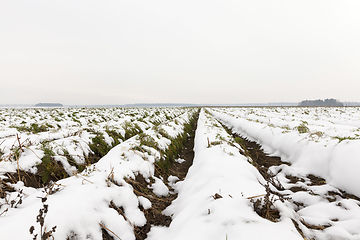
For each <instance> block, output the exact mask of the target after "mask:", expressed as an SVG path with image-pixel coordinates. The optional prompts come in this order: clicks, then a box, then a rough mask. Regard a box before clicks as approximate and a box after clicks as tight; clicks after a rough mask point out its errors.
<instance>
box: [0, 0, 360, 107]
mask: <svg viewBox="0 0 360 240" xmlns="http://www.w3.org/2000/svg"><path fill="white" fill-rule="evenodd" d="M359 13H360V1H358V0H353V1H347V0H341V1H340V0H337V1H332V0H316V1H314V0H301V1H300V0H299V1H292V0H271V1H270V0H246V1H245V0H141V1H137V0H112V1H110V0H101V1H100V0H97V1H94V0H31V1H29V0H16V1H14V0H1V1H0V81H1V85H0V91H1V92H0V104H20V103H22V104H35V103H38V102H60V103H63V104H89V105H90V104H127V103H164V102H169V103H267V102H300V101H302V100H305V99H324V98H336V99H339V100H341V101H358V102H360V14H359Z"/></svg>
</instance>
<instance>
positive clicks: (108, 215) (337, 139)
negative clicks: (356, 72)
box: [0, 107, 360, 240]
mask: <svg viewBox="0 0 360 240" xmlns="http://www.w3.org/2000/svg"><path fill="white" fill-rule="evenodd" d="M195 112H196V109H193V108H161V109H157V108H154V109H145V108H144V109H65V108H59V109H0V151H1V161H0V178H1V180H2V182H1V184H2V186H1V189H2V190H1V191H2V192H0V196H2V198H0V239H33V238H34V235H35V234H38V236H37V239H41V238H40V235H44V234H45V233H49V234H50V235H52V236H51V237H50V239H52V238H54V239H102V229H105V230H106V232H107V233H108V234H109V235H110V236H112V237H113V238H114V239H123V240H128V239H129V240H130V239H136V238H137V236H136V235H135V233H134V228H136V227H141V226H144V225H145V224H146V223H147V221H148V220H147V217H146V216H145V214H144V210H146V209H151V208H152V207H153V206H152V203H151V202H152V199H151V198H153V196H157V197H158V198H162V197H165V196H169V195H171V194H173V191H175V192H176V193H177V194H178V196H177V198H176V199H175V200H174V201H173V202H172V204H171V205H170V206H169V207H168V208H167V209H166V210H164V211H163V214H165V215H168V216H171V219H172V222H171V224H170V226H169V227H166V226H152V227H151V229H150V232H149V233H148V237H147V239H149V240H162V239H214V240H215V239H224V240H226V239H229V240H230V239H287V240H288V239H304V238H305V239H324V240H327V239H360V207H359V206H360V201H358V200H359V199H358V198H359V197H360V188H359V187H358V185H357V184H358V182H359V181H360V177H359V176H360V175H359V174H358V171H359V170H360V109H359V108H280V107H278V108H206V109H205V108H203V109H201V112H200V116H199V119H198V127H197V129H196V134H195V147H194V152H195V157H194V159H193V165H192V166H191V167H190V169H189V171H188V174H187V175H186V178H185V179H184V180H182V181H179V180H178V178H177V177H175V176H169V178H168V179H164V178H163V177H162V176H161V174H160V175H159V174H158V173H156V172H155V169H156V168H157V167H158V166H159V164H161V163H162V162H163V161H164V157H167V156H169V155H170V152H171V151H169V149H172V146H173V145H174V144H177V143H176V142H175V139H177V138H178V137H179V136H186V134H187V133H186V132H185V131H186V127H185V126H186V124H188V122H189V121H190V119H191V118H192V116H193V115H194V114H195ZM221 124H223V125H225V126H226V127H227V128H228V129H231V130H232V132H233V133H236V134H238V135H239V136H241V137H243V138H246V139H249V140H252V141H256V142H257V143H259V144H261V145H262V147H263V149H264V150H265V152H267V153H269V154H271V155H274V156H280V157H281V160H282V161H284V162H287V163H289V164H281V165H279V166H273V167H271V168H270V169H269V171H271V175H272V176H273V178H274V179H276V181H275V182H277V183H278V184H279V185H281V186H282V187H283V189H281V190H279V188H278V186H274V185H273V184H272V183H271V182H269V181H268V180H266V179H265V178H264V177H263V176H262V175H261V174H260V173H259V171H258V169H257V168H256V167H255V166H254V164H252V162H253V161H255V159H254V160H253V159H252V158H251V156H249V155H244V154H243V153H244V152H246V149H244V146H242V145H240V144H239V143H238V142H236V141H235V139H234V137H233V136H232V135H231V134H229V133H228V132H227V131H226V130H225V129H224V128H223V127H222V125H221ZM126 133H127V134H126ZM96 137H98V138H101V139H102V140H103V142H105V143H106V144H107V146H108V147H109V149H110V148H111V150H110V151H109V152H108V153H107V154H106V155H104V156H102V157H101V159H100V160H99V161H97V162H95V163H92V164H90V163H89V162H87V157H88V156H89V155H91V154H92V153H94V150H93V149H94V148H93V149H92V148H91V146H93V147H94V145H92V144H93V143H94V142H95V140H96V139H97V138H96ZM96 146H97V147H98V148H100V147H101V146H102V145H101V144H98V145H95V147H96ZM48 150H51V159H53V160H55V161H56V162H59V163H61V164H62V166H63V167H64V169H65V171H66V173H67V174H68V175H69V176H68V177H66V178H63V179H60V180H57V181H55V182H52V183H51V182H50V185H47V186H46V187H40V188H34V187H29V186H26V184H25V183H24V182H23V181H17V179H16V180H14V179H13V180H12V182H9V181H7V183H6V184H7V186H11V187H13V188H14V189H15V191H12V192H11V191H7V192H4V190H3V189H5V185H3V184H5V182H3V180H5V179H6V178H8V177H7V175H6V174H7V173H16V172H18V171H19V170H25V171H27V172H29V173H33V174H35V173H36V171H37V166H38V164H39V163H41V162H42V161H44V160H42V159H44V156H46V154H48V152H47V151H48ZM69 156H71V158H69ZM71 160H73V161H74V162H75V163H71ZM176 161H177V162H182V161H181V159H177V160H176ZM79 166H82V168H80V167H79ZM137 175H141V176H142V177H143V178H144V179H145V180H146V181H147V183H148V189H149V191H151V192H152V193H153V194H154V195H148V196H146V195H144V196H139V194H136V191H135V190H134V188H133V186H132V185H131V184H129V181H128V179H132V180H135V178H136V176H137ZM312 175H314V176H317V177H319V178H320V177H321V179H323V182H322V183H321V184H313V183H312V182H311V179H310V177H309V176H312ZM289 176H290V177H292V178H295V179H297V181H292V180H291V178H290V177H289ZM20 180H21V179H20ZM43 180H46V179H43ZM14 181H16V183H14ZM296 188H297V189H301V191H294V189H296ZM345 191H346V192H345ZM45 198H46V199H45ZM266 198H268V199H266ZM42 200H43V201H45V200H46V201H45V202H44V203H43V202H42ZM256 200H262V201H263V203H264V202H266V201H268V202H267V203H270V204H272V205H271V208H273V210H276V211H278V212H279V214H280V215H279V218H278V219H276V221H269V220H268V219H265V218H262V217H260V216H259V215H258V214H257V213H256V211H255V210H256V209H254V208H255V207H254V203H255V201H256ZM44 205H47V206H48V210H46V214H45V213H42V214H41V212H40V213H39V210H40V209H44ZM114 206H115V207H114ZM117 209H122V210H121V211H123V212H122V214H120V213H119V211H118V210H117ZM37 218H38V219H40V220H39V221H38V222H37V221H36V220H37ZM42 218H43V219H44V224H43V226H41V225H42V224H41V219H42ZM31 226H34V230H33V233H32V234H30V231H29V229H30V227H31ZM55 226H56V229H54V230H55V231H52V230H53V229H52V228H53V227H55ZM299 231H300V232H302V233H299Z"/></svg>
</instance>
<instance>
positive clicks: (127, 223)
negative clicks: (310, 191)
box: [0, 108, 196, 239]
mask: <svg viewBox="0 0 360 240" xmlns="http://www.w3.org/2000/svg"><path fill="white" fill-rule="evenodd" d="M134 111H135V110H134ZM155 111H159V110H157V109H154V112H155ZM166 111H168V112H171V111H173V113H172V115H171V116H172V117H170V116H169V115H168V114H164V116H165V117H164V118H165V119H163V120H162V123H159V122H160V121H159V120H157V121H159V122H158V123H157V124H153V125H152V126H151V127H147V128H146V129H145V128H144V130H143V131H142V133H140V134H137V135H135V136H133V137H131V138H129V139H128V140H126V141H123V142H122V143H120V144H118V145H117V146H115V147H114V148H112V149H111V150H110V151H109V152H108V153H107V154H106V155H105V156H104V157H103V158H101V159H100V160H99V161H98V162H97V163H95V164H92V165H91V166H88V167H86V168H85V170H84V171H82V172H81V173H78V172H73V176H72V177H68V178H65V179H62V180H59V181H56V182H55V183H53V184H50V185H47V186H46V187H45V188H33V187H26V186H24V182H22V181H17V183H16V184H11V183H9V182H8V181H7V182H3V180H5V179H6V177H5V175H6V173H7V172H9V171H12V170H13V165H14V164H15V166H16V161H15V159H11V158H9V159H6V160H3V161H1V162H0V172H1V184H2V185H1V191H2V192H1V195H0V197H1V198H0V233H1V234H0V237H1V239H32V238H33V236H32V235H31V234H30V232H29V229H30V227H31V226H33V227H34V228H33V229H32V230H33V231H31V232H32V234H33V235H35V234H38V238H40V235H45V234H51V235H53V237H54V238H55V239H102V230H101V229H105V230H106V231H107V232H108V234H110V235H111V236H113V237H114V238H115V239H116V238H118V237H119V238H121V239H135V235H134V227H136V226H143V225H144V224H145V223H146V218H145V216H144V214H143V212H142V211H141V210H140V208H139V206H141V208H143V209H148V208H150V207H151V202H150V201H149V200H148V199H146V198H145V197H143V196H137V195H135V193H134V191H133V187H132V186H131V185H130V184H129V183H128V182H127V181H126V179H131V178H132V179H134V178H135V176H136V175H139V174H140V175H142V176H143V177H144V178H145V179H146V180H147V181H149V184H150V180H151V179H153V183H152V184H151V189H152V191H153V192H154V193H155V194H156V195H158V196H162V195H167V194H168V188H167V187H166V185H165V184H164V183H163V181H162V180H161V179H160V178H157V177H156V176H155V169H156V167H155V165H156V164H157V165H159V163H161V162H166V161H172V160H174V159H173V158H174V154H175V153H174V152H173V150H174V149H176V147H174V146H173V144H177V142H176V141H177V139H178V137H180V135H184V134H185V135H184V136H186V133H185V130H186V129H185V127H186V126H187V123H188V122H189V121H190V118H192V117H193V115H194V114H195V113H196V109H193V108H189V109H175V110H172V109H166V110H165V112H166ZM147 114H148V115H150V114H151V112H150V113H149V112H148V113H147ZM156 115H157V114H155V115H154V116H156ZM160 115H161V112H160ZM176 115H178V116H177V117H175V116H176ZM166 116H167V117H166ZM133 117H135V115H134V116H133ZM145 118H146V117H145ZM150 121H154V119H152V120H151V118H150V120H149V122H150ZM139 125H140V124H139ZM149 125H150V124H149ZM93 127H94V126H93ZM45 134H49V135H50V133H45ZM34 135H36V134H34ZM39 135H40V136H41V134H39ZM29 136H30V137H31V136H32V135H30V134H29ZM40 136H38V137H39V138H40ZM82 136H84V132H83V133H82V134H81V135H80V137H82ZM12 137H14V136H12ZM10 138H11V137H10ZM5 139H7V138H5ZM34 139H35V138H34ZM179 139H180V138H179ZM15 140H17V139H16V138H15ZM35 140H36V139H35ZM31 141H34V140H31ZM81 141H83V139H82V140H81ZM85 146H86V145H85ZM70 147H71V146H70ZM170 148H171V151H170V150H169V149H170ZM24 149H26V150H28V148H25V147H24ZM34 149H35V150H33V149H31V150H33V151H34V153H33V151H30V152H32V153H33V154H34V155H35V153H37V154H36V155H37V157H39V158H41V153H40V151H42V150H38V149H36V148H34ZM26 150H25V151H26ZM36 151H39V152H36ZM89 151H90V150H89ZM24 153H25V152H23V153H21V156H20V158H18V162H20V160H21V158H22V157H23V155H24V156H27V155H26V154H24ZM28 155H30V153H28ZM54 158H56V156H54ZM34 162H35V161H34ZM35 164H36V162H35ZM29 165H31V164H29ZM22 166H23V165H22ZM161 167H164V168H166V164H163V165H162V166H161ZM29 169H30V170H31V167H30V168H29ZM15 171H17V169H15ZM3 184H4V186H6V187H7V186H11V187H13V188H14V189H15V191H14V192H5V194H3ZM5 184H6V185H5ZM45 197H46V201H45V203H42V199H43V200H45ZM43 204H45V205H47V206H48V207H47V209H48V211H46V214H44V211H45V210H44V205H43ZM39 209H43V210H44V211H43V214H42V215H41V216H42V217H43V218H45V222H44V226H40V223H39V222H36V218H37V216H38V217H39V216H40V214H39ZM119 209H122V210H119ZM122 211H123V212H122ZM121 212H122V214H120V213H121ZM14 223H16V224H14ZM54 226H56V228H55V229H53V227H54ZM41 227H42V228H41ZM45 227H46V228H45ZM40 229H42V232H40V231H41V230H40ZM52 229H53V230H55V231H52Z"/></svg>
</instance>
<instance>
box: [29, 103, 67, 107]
mask: <svg viewBox="0 0 360 240" xmlns="http://www.w3.org/2000/svg"><path fill="white" fill-rule="evenodd" d="M62 106H63V105H62V104H61V103H38V104H35V107H62Z"/></svg>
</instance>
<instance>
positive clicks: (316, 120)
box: [212, 107, 360, 197]
mask: <svg viewBox="0 0 360 240" xmlns="http://www.w3.org/2000/svg"><path fill="white" fill-rule="evenodd" d="M212 113H213V114H214V115H215V116H216V117H218V118H219V119H221V120H222V121H223V122H224V123H226V124H227V125H228V126H229V128H232V129H233V130H234V131H236V132H238V133H239V134H241V135H243V136H246V137H248V138H250V139H252V140H255V141H257V142H259V143H260V144H261V145H262V146H263V147H264V149H265V151H267V152H268V153H271V154H274V155H277V156H280V157H281V158H282V160H283V161H287V162H290V163H291V164H292V165H293V167H297V168H299V169H302V170H303V171H304V172H306V173H312V174H314V175H317V176H321V177H322V178H324V179H326V182H327V183H329V184H331V185H333V186H335V187H337V188H340V189H343V190H345V191H347V192H349V193H351V194H354V195H356V196H358V197H360V188H359V187H358V184H357V183H358V182H360V174H359V170H360V108H358V107H355V108H232V109H216V110H215V109H213V111H212ZM299 174H300V175H301V172H299Z"/></svg>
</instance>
